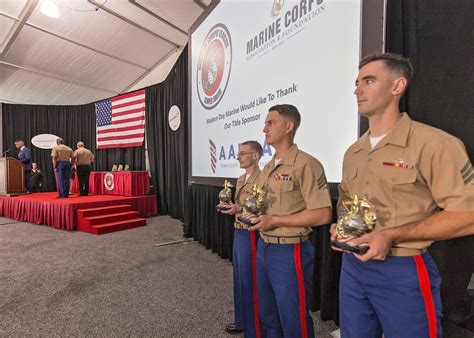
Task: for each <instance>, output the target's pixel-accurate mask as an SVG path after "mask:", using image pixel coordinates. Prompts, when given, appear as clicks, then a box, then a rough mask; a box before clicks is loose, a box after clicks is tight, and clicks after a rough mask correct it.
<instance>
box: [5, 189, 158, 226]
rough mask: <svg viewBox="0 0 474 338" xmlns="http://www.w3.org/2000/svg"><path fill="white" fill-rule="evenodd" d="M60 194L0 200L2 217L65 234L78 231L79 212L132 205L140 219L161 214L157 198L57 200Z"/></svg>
mask: <svg viewBox="0 0 474 338" xmlns="http://www.w3.org/2000/svg"><path fill="white" fill-rule="evenodd" d="M57 194H58V193H57V192H43V193H36V194H31V195H22V196H17V197H6V196H0V216H3V217H8V218H12V219H15V220H17V221H22V222H29V223H34V224H46V225H49V226H51V227H53V228H57V229H63V230H76V229H77V222H76V211H77V210H78V209H87V208H97V207H104V206H111V205H122V204H130V205H131V206H132V210H135V211H137V212H138V214H139V215H140V217H151V216H155V215H156V214H157V213H158V210H157V209H158V208H157V204H156V196H154V195H153V196H139V197H127V196H115V195H91V196H87V197H82V196H78V195H70V196H69V198H56V196H57Z"/></svg>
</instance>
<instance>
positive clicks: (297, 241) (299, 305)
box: [250, 104, 332, 337]
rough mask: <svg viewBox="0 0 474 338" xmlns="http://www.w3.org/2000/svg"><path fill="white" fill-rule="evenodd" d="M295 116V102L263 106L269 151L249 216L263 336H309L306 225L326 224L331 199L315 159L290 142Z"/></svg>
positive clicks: (311, 262)
mask: <svg viewBox="0 0 474 338" xmlns="http://www.w3.org/2000/svg"><path fill="white" fill-rule="evenodd" d="M300 122H301V116H300V113H299V112H298V109H297V108H296V107H295V106H292V105H289V104H281V105H276V106H273V107H271V108H270V109H269V112H268V115H267V118H266V120H265V127H264V129H263V132H264V133H265V140H266V142H267V143H268V144H270V145H271V146H272V147H273V148H274V149H275V155H274V156H273V158H272V159H271V161H270V162H268V164H267V165H266V166H265V168H264V169H263V171H262V173H261V175H260V178H259V180H258V186H259V187H260V188H261V189H262V190H264V191H265V192H266V195H265V199H266V208H265V209H264V212H263V213H262V214H261V215H260V216H258V217H255V218H254V219H253V221H252V222H253V223H254V225H253V226H252V227H251V228H250V229H251V230H258V231H260V237H261V238H260V240H259V242H258V248H257V288H258V300H259V307H260V318H261V323H262V332H263V336H264V337H313V336H314V327H313V321H312V319H311V317H310V315H309V306H310V302H311V295H312V278H313V265H314V251H313V247H312V244H311V243H310V241H308V235H309V233H310V232H311V227H312V226H317V225H322V224H327V223H330V222H331V215H332V212H331V197H330V195H329V189H328V185H327V182H326V176H325V173H324V169H323V166H322V165H321V163H320V162H319V161H318V160H317V159H315V158H314V157H312V156H311V155H309V154H307V153H305V152H303V151H301V150H299V149H298V147H297V146H296V144H295V143H294V138H295V133H296V130H297V129H298V127H299V125H300Z"/></svg>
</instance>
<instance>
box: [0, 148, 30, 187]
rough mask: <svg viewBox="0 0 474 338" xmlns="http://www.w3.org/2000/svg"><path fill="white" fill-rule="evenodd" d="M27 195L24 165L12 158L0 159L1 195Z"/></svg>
mask: <svg viewBox="0 0 474 338" xmlns="http://www.w3.org/2000/svg"><path fill="white" fill-rule="evenodd" d="M24 193H25V170H24V167H23V163H21V162H20V161H18V160H17V159H14V158H12V157H2V158H0V195H8V196H11V195H20V194H24Z"/></svg>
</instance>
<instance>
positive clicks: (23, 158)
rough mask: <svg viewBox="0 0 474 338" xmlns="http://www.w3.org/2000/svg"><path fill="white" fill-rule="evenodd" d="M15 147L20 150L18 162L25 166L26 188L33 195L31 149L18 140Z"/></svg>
mask: <svg viewBox="0 0 474 338" xmlns="http://www.w3.org/2000/svg"><path fill="white" fill-rule="evenodd" d="M15 147H16V148H17V149H19V150H20V152H19V153H18V160H19V161H20V162H21V163H23V165H24V166H25V167H24V168H25V188H26V193H27V194H30V193H31V149H30V148H28V147H26V146H25V142H24V141H23V140H16V141H15Z"/></svg>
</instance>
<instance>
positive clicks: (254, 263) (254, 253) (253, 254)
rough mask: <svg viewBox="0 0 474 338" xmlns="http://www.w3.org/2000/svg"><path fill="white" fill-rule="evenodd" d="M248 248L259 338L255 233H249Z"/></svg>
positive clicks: (254, 312)
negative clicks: (249, 248) (249, 247)
mask: <svg viewBox="0 0 474 338" xmlns="http://www.w3.org/2000/svg"><path fill="white" fill-rule="evenodd" d="M250 246H251V248H252V276H253V315H254V321H255V334H256V335H257V338H260V315H259V309H258V292H257V242H256V241H255V231H250Z"/></svg>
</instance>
